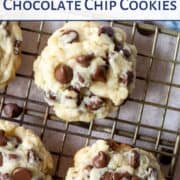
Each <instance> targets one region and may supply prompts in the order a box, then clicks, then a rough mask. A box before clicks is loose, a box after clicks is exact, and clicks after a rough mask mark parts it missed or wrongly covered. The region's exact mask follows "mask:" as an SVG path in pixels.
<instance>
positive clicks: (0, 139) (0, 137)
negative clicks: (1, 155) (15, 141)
mask: <svg viewBox="0 0 180 180" xmlns="http://www.w3.org/2000/svg"><path fill="white" fill-rule="evenodd" d="M7 141H8V139H7V137H6V136H5V133H4V131H1V133H0V146H6V145H7Z"/></svg>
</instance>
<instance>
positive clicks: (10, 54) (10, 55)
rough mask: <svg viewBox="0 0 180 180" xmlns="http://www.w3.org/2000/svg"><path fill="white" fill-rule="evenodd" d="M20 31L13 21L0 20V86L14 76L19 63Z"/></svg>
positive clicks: (2, 86)
mask: <svg viewBox="0 0 180 180" xmlns="http://www.w3.org/2000/svg"><path fill="white" fill-rule="evenodd" d="M21 42H22V33H21V29H20V28H19V26H18V24H17V23H15V22H0V88H4V87H5V86H6V85H7V84H8V83H9V81H10V80H12V79H13V78H14V77H15V74H16V71H17V69H18V68H19V66H20V64H21V55H20V54H21V51H20V45H21Z"/></svg>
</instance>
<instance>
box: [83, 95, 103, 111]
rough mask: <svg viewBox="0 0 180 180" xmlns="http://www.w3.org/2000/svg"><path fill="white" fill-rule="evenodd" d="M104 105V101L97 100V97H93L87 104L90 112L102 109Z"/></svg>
mask: <svg viewBox="0 0 180 180" xmlns="http://www.w3.org/2000/svg"><path fill="white" fill-rule="evenodd" d="M102 104H103V100H102V99H100V98H96V96H92V97H91V98H90V101H89V102H88V103H86V104H85V106H86V108H87V109H88V110H90V111H96V110H98V109H99V108H101V106H102Z"/></svg>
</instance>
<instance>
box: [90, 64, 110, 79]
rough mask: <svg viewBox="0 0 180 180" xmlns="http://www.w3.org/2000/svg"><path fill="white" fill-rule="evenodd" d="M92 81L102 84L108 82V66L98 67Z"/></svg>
mask: <svg viewBox="0 0 180 180" xmlns="http://www.w3.org/2000/svg"><path fill="white" fill-rule="evenodd" d="M92 79H93V80H94V81H101V82H106V81H107V66H104V65H102V66H98V67H97V68H96V70H95V72H94V74H92Z"/></svg>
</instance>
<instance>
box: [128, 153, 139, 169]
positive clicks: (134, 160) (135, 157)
mask: <svg viewBox="0 0 180 180" xmlns="http://www.w3.org/2000/svg"><path fill="white" fill-rule="evenodd" d="M139 164H140V154H139V153H138V152H137V151H136V150H132V152H131V155H130V165H131V166H132V167H133V168H134V169H136V168H138V167H139Z"/></svg>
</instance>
